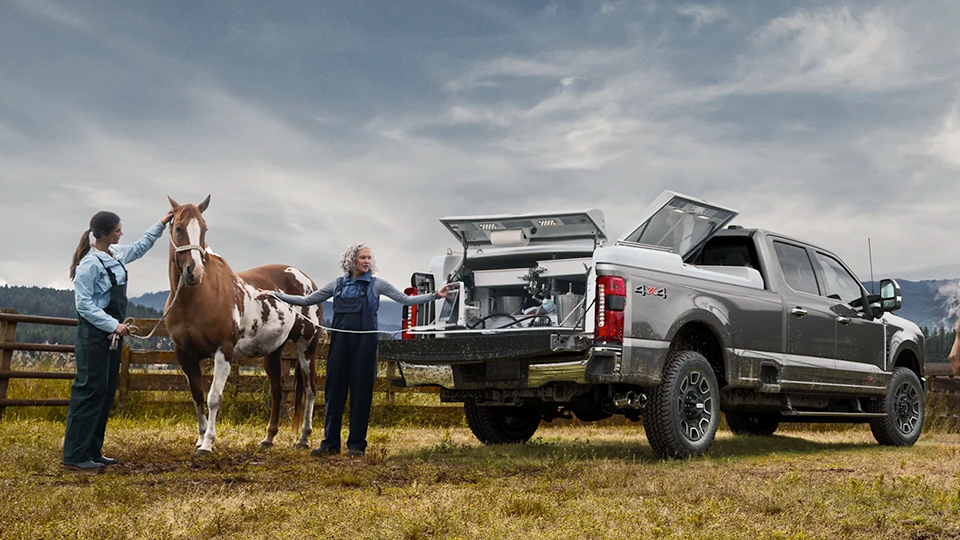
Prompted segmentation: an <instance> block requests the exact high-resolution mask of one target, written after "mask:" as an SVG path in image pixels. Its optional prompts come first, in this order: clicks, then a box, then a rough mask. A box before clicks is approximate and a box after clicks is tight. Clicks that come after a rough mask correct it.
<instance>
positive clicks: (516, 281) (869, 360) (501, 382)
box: [380, 192, 925, 458]
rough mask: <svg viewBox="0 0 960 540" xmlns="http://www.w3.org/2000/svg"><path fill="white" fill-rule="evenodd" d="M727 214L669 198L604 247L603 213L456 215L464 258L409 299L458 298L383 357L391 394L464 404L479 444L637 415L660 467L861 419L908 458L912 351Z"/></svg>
mask: <svg viewBox="0 0 960 540" xmlns="http://www.w3.org/2000/svg"><path fill="white" fill-rule="evenodd" d="M735 216H736V212H734V211H733V210H730V209H729V208H725V207H722V206H719V205H715V204H711V203H708V202H706V201H703V200H699V199H696V198H694V197H689V196H685V195H680V194H677V193H673V192H664V193H663V194H661V195H660V196H659V197H658V198H657V199H656V200H655V201H654V202H653V203H652V204H651V205H650V206H649V207H648V208H647V209H646V211H645V212H644V213H643V214H642V215H641V219H640V220H639V223H638V225H637V226H635V227H632V228H631V229H630V230H629V232H627V233H626V234H624V235H622V236H621V237H620V238H619V239H617V240H616V241H615V242H612V243H611V242H608V239H607V236H606V232H605V224H604V220H603V214H602V213H601V212H599V211H597V210H586V211H582V212H557V213H538V214H523V215H501V216H477V217H450V218H443V219H442V220H441V222H442V223H443V224H444V225H445V226H446V227H447V228H448V229H449V230H450V232H452V233H453V234H454V235H455V236H456V237H457V238H458V240H459V241H460V242H461V244H462V247H463V251H462V253H454V252H452V251H451V252H448V254H447V255H446V256H440V257H436V258H434V259H433V261H432V262H431V264H430V271H429V272H426V273H422V274H415V275H414V276H413V278H412V287H411V289H412V290H411V291H410V292H420V293H422V292H428V291H432V290H434V289H435V288H436V286H437V284H442V283H448V282H449V283H457V284H458V287H459V288H458V289H456V290H457V294H454V295H448V298H447V299H445V300H440V301H438V302H437V303H436V304H435V305H433V304H431V305H428V306H425V307H421V308H420V309H419V311H418V310H410V311H408V312H405V321H404V330H405V331H404V335H403V338H404V339H402V340H394V341H384V342H382V343H381V349H380V356H381V358H383V359H390V360H396V361H397V362H398V363H399V366H400V373H401V377H400V379H399V380H398V381H396V382H397V383H398V384H403V385H406V386H416V385H430V386H439V387H440V396H441V399H442V400H443V401H445V402H462V403H463V404H464V410H465V413H466V418H467V422H468V424H469V426H470V428H471V430H472V431H473V433H474V434H475V435H476V436H477V438H478V439H479V440H481V441H482V442H484V443H491V444H497V443H511V442H524V441H526V440H528V439H529V438H530V437H531V436H533V434H534V432H535V431H536V430H537V427H538V426H539V425H540V422H541V421H542V420H546V421H551V420H553V419H556V418H570V417H572V416H575V417H577V418H579V419H580V420H584V421H593V420H600V419H603V418H607V417H610V416H612V415H614V414H621V415H624V416H626V417H628V418H630V419H632V420H640V419H641V418H643V425H644V429H645V431H646V434H647V438H648V440H649V442H650V444H651V446H652V447H653V449H654V451H655V452H656V454H657V455H658V456H660V457H662V458H682V457H686V456H691V455H698V454H702V453H704V452H706V451H707V450H708V449H709V448H710V445H711V443H712V441H713V439H714V435H715V434H716V431H717V425H718V423H719V419H720V413H721V412H723V413H724V414H725V416H726V419H727V423H728V424H729V426H730V428H731V429H732V430H733V432H734V433H737V434H751V435H769V434H772V433H773V432H774V431H775V430H776V429H777V427H778V425H779V424H780V423H781V422H868V423H869V424H870V426H871V429H872V431H873V433H874V435H875V437H876V439H877V441H879V442H880V443H881V444H885V445H910V444H913V443H914V442H915V441H916V440H917V438H918V437H919V435H920V430H921V428H922V426H923V417H924V416H923V415H924V388H925V379H924V376H923V362H924V357H923V354H924V353H923V341H922V340H923V337H922V334H921V332H920V330H919V328H918V327H917V326H916V325H915V324H913V323H911V322H909V321H907V320H904V319H902V318H900V317H896V316H894V315H892V313H891V312H892V311H895V310H897V309H899V307H900V305H901V301H902V300H901V297H900V289H899V286H898V285H897V283H896V282H895V281H893V280H883V281H882V282H881V292H880V294H879V295H872V294H868V292H867V290H866V289H865V288H864V286H863V285H862V284H861V283H860V281H859V280H858V279H857V278H856V277H855V275H854V274H853V272H851V271H850V270H849V269H848V268H847V266H846V265H845V264H844V263H843V262H842V261H841V260H840V259H839V258H838V257H837V256H836V255H834V254H833V253H831V252H829V251H827V250H824V249H821V248H819V247H816V246H813V245H810V244H808V243H806V242H802V241H799V240H795V239H792V238H789V237H786V236H783V235H779V234H776V233H773V232H769V231H764V230H759V229H745V228H742V227H737V226H729V223H730V221H731V220H732V219H733V218H734V217H735Z"/></svg>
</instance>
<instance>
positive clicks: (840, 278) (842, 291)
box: [817, 252, 862, 304]
mask: <svg viewBox="0 0 960 540" xmlns="http://www.w3.org/2000/svg"><path fill="white" fill-rule="evenodd" d="M817 260H818V262H819V263H820V268H821V270H823V276H824V284H823V286H824V289H825V290H824V294H825V295H826V296H829V297H839V298H840V300H842V301H844V302H846V303H848V304H849V303H850V302H851V301H853V300H859V299H860V298H861V297H862V296H861V295H862V293H861V290H860V282H859V281H857V278H855V277H853V276H852V275H851V274H850V272H848V271H847V269H846V268H844V267H843V265H842V264H840V261H838V260H836V259H834V258H833V257H830V256H828V255H824V254H823V253H819V252H818V253H817Z"/></svg>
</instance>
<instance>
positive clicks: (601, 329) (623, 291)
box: [596, 276, 627, 343]
mask: <svg viewBox="0 0 960 540" xmlns="http://www.w3.org/2000/svg"><path fill="white" fill-rule="evenodd" d="M626 301H627V284H626V282H625V281H624V280H623V278H621V277H617V276H597V312H596V315H597V332H596V339H597V341H598V342H618V343H623V323H624V318H623V309H624V307H626V303H627V302H626Z"/></svg>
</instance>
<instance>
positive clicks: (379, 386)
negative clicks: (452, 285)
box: [0, 308, 960, 418]
mask: <svg viewBox="0 0 960 540" xmlns="http://www.w3.org/2000/svg"><path fill="white" fill-rule="evenodd" d="M18 323H21V324H22V323H32V324H51V325H61V326H76V325H77V320H76V319H62V318H56V317H38V316H34V315H19V314H18V313H17V312H16V311H15V310H12V309H4V308H0V418H2V417H3V411H4V409H5V408H6V407H8V406H45V405H52V406H66V405H69V404H70V400H69V399H7V387H8V385H9V382H10V379H18V378H24V379H66V380H73V378H74V376H75V375H76V373H74V372H67V371H24V370H13V369H11V367H12V360H13V352H14V351H47V352H58V353H73V351H74V349H73V346H72V345H47V344H36V343H16V342H15V334H16V330H17V324H18ZM156 324H157V319H139V320H137V326H139V327H140V328H141V329H142V330H143V331H144V332H147V331H148V329H151V328H153V327H154V325H156ZM155 335H157V336H166V335H167V333H166V328H164V327H160V328H158V329H157V331H156V333H155ZM124 341H125V343H127V344H126V345H124V347H123V351H122V357H121V358H122V361H121V364H120V382H119V385H118V389H117V391H118V393H119V395H120V399H121V400H122V399H123V397H124V396H125V395H126V394H127V393H129V392H134V391H183V392H186V391H188V388H187V381H186V378H185V377H184V376H183V374H182V373H181V372H180V370H179V369H170V366H176V364H177V362H176V359H175V358H174V356H173V352H172V351H146V350H138V349H132V348H130V347H129V342H130V341H133V340H130V339H126V340H124ZM328 349H329V342H327V341H326V338H324V341H323V342H322V343H321V347H320V353H319V355H318V359H317V361H318V364H319V363H320V362H322V361H323V359H324V358H325V357H326V353H327V350H328ZM296 358H297V354H296V350H295V349H294V348H293V345H292V344H290V343H288V344H287V346H286V347H285V348H284V350H283V354H282V362H283V369H282V370H281V371H282V373H283V374H284V400H286V393H288V392H290V391H291V390H292V389H293V388H292V387H293V376H292V374H291V370H292V368H293V366H294V364H295V362H296ZM207 362H210V360H207ZM385 364H386V377H383V378H379V379H377V382H376V386H375V387H374V389H375V391H377V392H386V393H387V401H388V402H389V403H392V402H393V401H394V396H395V395H396V394H397V393H398V392H422V393H437V392H438V390H437V389H436V388H429V387H413V388H400V387H396V386H393V385H392V384H391V382H390V381H391V380H392V379H393V378H394V377H395V376H396V364H395V363H393V362H385ZM131 366H139V367H138V368H134V369H131ZM157 366H160V367H159V369H158V368H157ZM245 366H258V367H259V366H262V360H261V359H259V358H252V359H244V360H239V361H235V362H233V366H232V372H231V374H230V377H229V378H228V383H227V384H228V386H227V387H226V388H225V389H224V393H228V392H233V394H234V396H236V393H237V392H245V391H251V390H261V389H264V388H265V384H266V382H265V380H266V379H265V376H264V374H263V373H261V372H255V373H253V374H250V373H245V371H247V370H243V369H241V368H243V367H245ZM926 376H927V380H928V381H929V384H928V389H929V394H928V399H929V398H932V399H933V400H935V401H938V402H939V403H938V407H937V411H938V412H937V414H938V415H941V416H950V417H958V416H960V377H955V376H954V375H953V372H952V371H951V370H950V365H949V364H927V365H926ZM205 381H206V382H207V384H208V385H209V377H206V378H205ZM323 382H324V378H323V377H320V378H319V381H318V383H319V384H320V387H321V388H322V387H323Z"/></svg>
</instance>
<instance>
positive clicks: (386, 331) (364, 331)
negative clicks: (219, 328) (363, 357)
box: [271, 295, 403, 336]
mask: <svg viewBox="0 0 960 540" xmlns="http://www.w3.org/2000/svg"><path fill="white" fill-rule="evenodd" d="M271 296H273V295H271ZM273 299H274V300H277V301H278V302H283V300H280V299H279V298H277V297H276V296H273ZM293 314H294V315H296V316H297V317H300V318H301V319H303V320H305V321H307V322H308V323H310V324H312V325H313V326H314V327H315V328H321V329H323V330H326V331H327V332H340V333H343V334H386V335H388V336H393V335H396V334H399V333H400V332H403V330H394V331H392V332H391V331H389V330H343V329H341V328H328V327H326V326H323V325H322V324H317V323H315V322H313V321H311V320H310V319H308V318H307V317H306V316H305V315H303V314H302V313H300V312H299V311H297V310H295V309H294V310H293Z"/></svg>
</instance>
